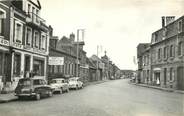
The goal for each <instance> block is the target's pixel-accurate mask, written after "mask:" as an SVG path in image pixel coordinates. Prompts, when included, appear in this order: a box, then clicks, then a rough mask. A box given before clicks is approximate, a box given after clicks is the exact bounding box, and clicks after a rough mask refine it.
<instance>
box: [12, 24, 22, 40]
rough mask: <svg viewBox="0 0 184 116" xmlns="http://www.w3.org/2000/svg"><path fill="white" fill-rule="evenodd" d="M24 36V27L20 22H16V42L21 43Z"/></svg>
mask: <svg viewBox="0 0 184 116" xmlns="http://www.w3.org/2000/svg"><path fill="white" fill-rule="evenodd" d="M22 34H23V25H22V24H21V23H19V22H17V21H16V22H15V37H14V38H15V41H16V42H19V43H21V42H22Z"/></svg>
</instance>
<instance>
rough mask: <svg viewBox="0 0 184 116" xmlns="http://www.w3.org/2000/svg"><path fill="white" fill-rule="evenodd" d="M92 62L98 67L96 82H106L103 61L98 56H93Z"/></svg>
mask: <svg viewBox="0 0 184 116" xmlns="http://www.w3.org/2000/svg"><path fill="white" fill-rule="evenodd" d="M90 60H91V61H92V62H93V64H95V65H96V68H97V69H96V81H99V80H104V75H103V70H104V63H103V62H102V60H101V59H100V58H99V57H98V56H96V55H92V56H91V57H90Z"/></svg>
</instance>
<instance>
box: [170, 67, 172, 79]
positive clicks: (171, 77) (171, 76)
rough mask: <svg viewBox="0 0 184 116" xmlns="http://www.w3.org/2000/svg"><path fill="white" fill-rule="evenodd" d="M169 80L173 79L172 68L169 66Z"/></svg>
mask: <svg viewBox="0 0 184 116" xmlns="http://www.w3.org/2000/svg"><path fill="white" fill-rule="evenodd" d="M170 80H173V68H172V67H171V68H170Z"/></svg>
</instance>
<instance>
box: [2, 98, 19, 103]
mask: <svg viewBox="0 0 184 116" xmlns="http://www.w3.org/2000/svg"><path fill="white" fill-rule="evenodd" d="M17 99H18V98H12V99H6V100H3V99H0V103H7V102H11V101H16V100H17Z"/></svg>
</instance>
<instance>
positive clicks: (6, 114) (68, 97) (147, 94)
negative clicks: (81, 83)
mask: <svg viewBox="0 0 184 116" xmlns="http://www.w3.org/2000/svg"><path fill="white" fill-rule="evenodd" d="M183 104H184V95H183V94H177V93H170V92H164V91H160V90H156V89H150V88H145V87H139V86H136V85H130V84H128V80H114V81H109V82H105V83H102V84H97V85H90V86H87V87H85V88H84V89H82V90H78V91H71V92H69V93H66V94H62V95H59V94H58V95H54V96H53V97H52V98H46V99H42V100H40V101H33V100H28V101H15V102H10V103H5V104H0V116H184V105H183Z"/></svg>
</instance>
